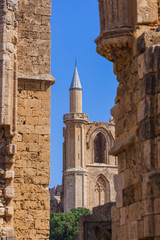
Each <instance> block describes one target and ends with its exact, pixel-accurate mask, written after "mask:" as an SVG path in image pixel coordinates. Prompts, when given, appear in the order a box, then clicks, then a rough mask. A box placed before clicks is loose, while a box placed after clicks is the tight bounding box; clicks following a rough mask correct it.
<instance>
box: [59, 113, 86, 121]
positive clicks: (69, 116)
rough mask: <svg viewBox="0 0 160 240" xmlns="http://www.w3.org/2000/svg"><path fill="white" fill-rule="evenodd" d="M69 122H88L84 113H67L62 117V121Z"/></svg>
mask: <svg viewBox="0 0 160 240" xmlns="http://www.w3.org/2000/svg"><path fill="white" fill-rule="evenodd" d="M70 120H76V121H86V122H88V115H87V114H85V113H67V114H65V115H64V116H63V121H64V122H66V121H70Z"/></svg>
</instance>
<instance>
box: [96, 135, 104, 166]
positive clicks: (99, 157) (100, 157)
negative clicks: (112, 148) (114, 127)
mask: <svg viewBox="0 0 160 240" xmlns="http://www.w3.org/2000/svg"><path fill="white" fill-rule="evenodd" d="M94 162H95V163H106V138H105V136H104V135H103V133H101V132H99V133H97V135H96V137H95V139H94Z"/></svg>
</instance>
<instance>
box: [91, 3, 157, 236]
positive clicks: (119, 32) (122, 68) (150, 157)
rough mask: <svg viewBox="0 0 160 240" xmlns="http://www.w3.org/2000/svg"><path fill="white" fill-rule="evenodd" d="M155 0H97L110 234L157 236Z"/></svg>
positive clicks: (98, 49)
mask: <svg viewBox="0 0 160 240" xmlns="http://www.w3.org/2000/svg"><path fill="white" fill-rule="evenodd" d="M158 4H159V1H157V0H146V1H143V0H135V1H128V0H123V1H122V0H118V1H108V0H99V9H100V19H101V35H100V37H99V38H98V39H97V40H96V43H97V52H98V53H99V54H101V55H102V56H104V57H106V58H107V59H109V60H110V61H112V62H113V63H114V73H115V74H116V75H117V80H118V82H119V86H118V89H117V97H116V99H115V107H114V108H113V109H112V110H111V113H112V115H113V117H114V119H115V123H116V139H115V146H114V148H113V149H112V151H111V153H112V154H113V155H116V156H118V175H117V176H116V177H115V187H116V191H117V200H116V207H113V208H112V233H113V235H112V239H113V240H122V239H128V240H131V239H132V240H133V239H136V240H137V239H139V240H142V239H143V240H144V239H150V240H155V239H156V240H158V239H159V238H160V150H159V149H160V147H159V146H160V144H159V142H160V131H159V128H160V127H159V126H160V123H159V118H160V95H159V92H160V83H159V81H160V80H159V79H160V78H159V72H160V58H159V56H160V47H159V43H160V32H159V22H158V19H159V18H158Z"/></svg>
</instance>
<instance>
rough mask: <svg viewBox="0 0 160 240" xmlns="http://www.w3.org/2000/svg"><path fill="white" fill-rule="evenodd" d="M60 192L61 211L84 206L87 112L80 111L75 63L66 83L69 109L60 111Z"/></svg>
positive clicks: (78, 85) (80, 89)
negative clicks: (61, 188)
mask: <svg viewBox="0 0 160 240" xmlns="http://www.w3.org/2000/svg"><path fill="white" fill-rule="evenodd" d="M63 120H64V123H65V125H66V127H65V128H64V144H63V192H64V199H63V201H64V204H63V205H64V211H70V209H71V208H76V207H87V204H88V202H87V175H88V172H87V170H86V166H85V159H84V152H85V141H84V137H85V127H86V124H87V123H88V115H87V114H84V113H82V86H81V82H80V78H79V75H78V70H77V64H75V70H74V74H73V78H72V82H71V86H70V113H67V114H65V115H64V118H63Z"/></svg>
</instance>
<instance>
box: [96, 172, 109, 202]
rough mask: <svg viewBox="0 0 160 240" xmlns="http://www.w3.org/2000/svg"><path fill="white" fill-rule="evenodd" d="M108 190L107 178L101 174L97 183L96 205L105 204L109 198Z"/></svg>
mask: <svg viewBox="0 0 160 240" xmlns="http://www.w3.org/2000/svg"><path fill="white" fill-rule="evenodd" d="M107 191H108V190H107V182H106V179H104V177H103V176H99V177H98V178H97V181H96V184H95V206H100V205H103V204H105V203H106V202H107V200H109V195H108V194H109V193H107ZM107 195H108V196H107Z"/></svg>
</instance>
